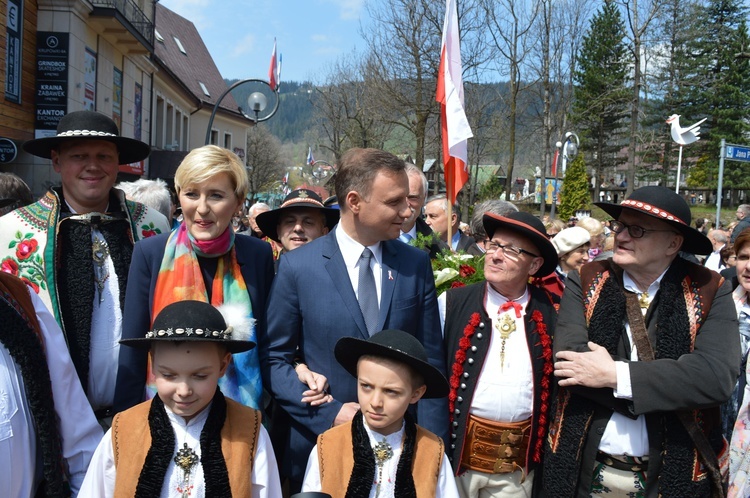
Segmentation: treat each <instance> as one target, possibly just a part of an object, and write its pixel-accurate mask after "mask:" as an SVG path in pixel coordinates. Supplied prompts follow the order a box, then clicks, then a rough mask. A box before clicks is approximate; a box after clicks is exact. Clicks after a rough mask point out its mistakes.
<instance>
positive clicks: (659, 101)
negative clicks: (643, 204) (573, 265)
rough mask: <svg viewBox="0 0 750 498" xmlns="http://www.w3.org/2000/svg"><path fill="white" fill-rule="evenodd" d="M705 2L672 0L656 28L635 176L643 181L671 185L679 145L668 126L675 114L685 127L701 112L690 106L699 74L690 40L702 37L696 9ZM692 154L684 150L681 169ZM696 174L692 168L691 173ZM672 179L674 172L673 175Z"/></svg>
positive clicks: (666, 5)
mask: <svg viewBox="0 0 750 498" xmlns="http://www.w3.org/2000/svg"><path fill="white" fill-rule="evenodd" d="M700 2H701V0H668V1H667V2H665V4H664V7H663V9H662V13H661V16H660V18H659V20H658V23H657V24H656V26H655V29H656V31H657V32H658V33H660V34H661V36H660V37H659V39H658V43H657V44H656V45H655V46H653V47H651V49H650V50H651V56H652V58H653V59H652V60H653V61H654V62H653V64H652V65H651V68H650V71H649V72H648V73H647V75H648V84H647V88H648V93H647V102H646V106H645V115H644V117H643V119H642V120H641V125H642V126H643V130H644V133H643V141H642V151H643V153H642V157H641V165H642V166H645V167H642V168H641V169H640V170H639V171H637V172H636V174H637V178H638V179H639V180H642V181H647V182H649V181H659V182H660V183H661V184H662V185H665V186H666V185H668V184H669V183H670V182H671V181H672V180H670V172H671V171H673V170H675V168H676V167H677V156H676V154H675V153H674V151H677V144H675V143H674V141H673V140H672V136H671V134H670V126H669V125H668V124H666V123H665V121H666V119H667V118H668V117H669V116H671V115H672V114H680V115H681V116H682V120H683V124H687V123H694V122H696V121H698V119H694V118H695V116H697V114H695V110H694V109H693V108H692V106H691V104H690V98H689V97H688V95H687V94H688V93H689V91H690V89H691V88H692V87H691V86H690V85H691V83H690V81H692V77H691V75H695V73H696V71H697V69H696V68H697V62H696V57H694V56H693V54H692V52H691V44H692V40H695V39H696V38H699V37H700V32H701V26H700V24H699V23H698V22H697V19H698V18H699V16H698V14H697V11H698V9H700V8H702V6H701V3H700ZM689 153H690V151H689V150H687V149H686V150H685V151H683V158H682V159H683V167H685V166H687V165H689V164H690V163H691V160H690V159H689ZM649 166H651V167H650V168H649ZM691 171H692V170H691ZM672 175H673V174H672Z"/></svg>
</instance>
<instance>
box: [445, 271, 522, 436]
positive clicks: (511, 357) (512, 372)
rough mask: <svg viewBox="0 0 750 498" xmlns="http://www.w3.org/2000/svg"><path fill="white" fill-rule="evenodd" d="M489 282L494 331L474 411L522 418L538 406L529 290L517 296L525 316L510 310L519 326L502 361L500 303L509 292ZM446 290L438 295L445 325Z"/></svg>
mask: <svg viewBox="0 0 750 498" xmlns="http://www.w3.org/2000/svg"><path fill="white" fill-rule="evenodd" d="M486 286H487V296H486V298H485V303H484V308H485V311H486V312H487V315H488V316H490V317H492V329H491V330H492V334H491V335H490V337H491V338H490V347H489V350H488V351H487V356H486V357H485V361H484V364H483V365H482V371H481V372H480V374H479V378H478V379H477V386H476V389H475V390H474V397H473V398H472V400H471V409H470V412H471V413H472V414H473V415H476V416H477V417H481V418H484V419H488V420H495V421H498V422H521V421H524V420H527V419H528V418H529V417H531V413H532V410H533V407H534V399H533V393H534V374H533V372H532V365H531V354H530V353H529V344H528V341H527V340H526V323H525V318H524V317H525V316H526V307H527V306H528V304H529V291H528V289H526V291H524V293H523V295H522V296H521V297H520V298H518V299H515V301H516V302H517V303H518V304H520V305H521V307H522V311H521V316H520V317H516V316H515V312H514V310H513V308H510V309H509V310H508V313H509V314H511V315H512V316H513V318H514V319H515V323H516V330H515V332H512V333H511V334H510V336H509V337H508V339H507V340H506V341H505V362H504V363H503V364H502V365H501V364H500V350H501V348H502V339H501V338H500V332H498V330H497V323H498V320H499V316H498V310H499V309H500V306H502V305H503V304H504V303H506V302H508V299H507V298H506V297H505V296H502V295H501V294H500V293H499V292H497V291H496V290H495V289H493V288H492V286H491V285H489V284H486ZM445 300H446V297H445V293H442V294H441V295H440V296H439V297H438V312H439V314H440V324H441V327H442V329H443V330H444V329H445V305H446V301H445Z"/></svg>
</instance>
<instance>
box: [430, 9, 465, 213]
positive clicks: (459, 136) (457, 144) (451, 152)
mask: <svg viewBox="0 0 750 498" xmlns="http://www.w3.org/2000/svg"><path fill="white" fill-rule="evenodd" d="M456 1H457V0H446V2H445V22H444V23H443V43H442V50H441V54H440V68H439V70H438V84H437V93H436V95H435V100H437V101H438V102H440V125H441V132H442V136H443V166H444V170H443V171H444V172H445V186H446V190H447V194H448V198H449V199H450V200H451V204H455V203H456V196H457V195H458V191H459V190H461V188H462V187H463V186H464V184H465V183H466V182H467V181H468V180H469V171H468V169H467V167H466V164H467V162H468V148H467V144H466V141H467V140H468V139H469V138H471V137H473V136H474V135H473V134H472V133H471V127H470V126H469V120H468V119H466V112H465V111H464V83H463V78H462V76H461V72H462V68H461V44H460V42H459V38H458V14H457V13H456Z"/></svg>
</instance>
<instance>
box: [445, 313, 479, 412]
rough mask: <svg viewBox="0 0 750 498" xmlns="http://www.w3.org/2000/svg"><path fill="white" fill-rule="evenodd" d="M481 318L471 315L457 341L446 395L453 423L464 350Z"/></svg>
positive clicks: (464, 359) (462, 371)
mask: <svg viewBox="0 0 750 498" xmlns="http://www.w3.org/2000/svg"><path fill="white" fill-rule="evenodd" d="M480 321H481V318H480V316H479V313H473V314H472V315H471V317H470V318H469V323H468V324H467V325H466V327H464V336H463V337H462V338H461V339H460V340H459V341H458V351H456V355H455V357H454V358H455V360H456V361H455V362H454V363H453V367H451V380H450V392H449V393H448V409H449V410H450V419H451V422H453V410H454V409H455V408H456V399H458V385H459V383H460V382H461V375H463V373H464V362H465V361H466V350H467V349H469V346H471V336H473V335H474V332H476V330H477V326H478V325H479V322H480Z"/></svg>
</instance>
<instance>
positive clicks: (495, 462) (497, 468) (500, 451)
mask: <svg viewBox="0 0 750 498" xmlns="http://www.w3.org/2000/svg"><path fill="white" fill-rule="evenodd" d="M530 433H531V419H528V420H524V421H523V422H513V423H504V422H495V421H494V420H486V419H482V418H479V417H475V416H474V415H471V414H469V420H468V424H467V426H466V436H465V442H464V449H463V454H462V455H461V466H463V467H465V468H467V469H469V470H475V471H478V472H485V473H489V474H507V473H509V472H515V471H516V470H521V471H523V470H524V465H525V464H526V450H527V449H528V447H529V435H530Z"/></svg>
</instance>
